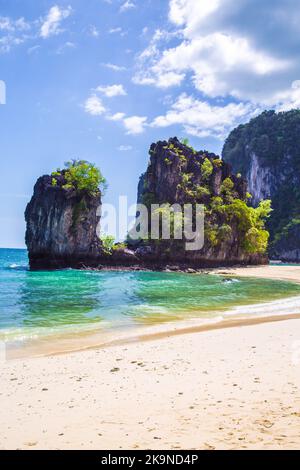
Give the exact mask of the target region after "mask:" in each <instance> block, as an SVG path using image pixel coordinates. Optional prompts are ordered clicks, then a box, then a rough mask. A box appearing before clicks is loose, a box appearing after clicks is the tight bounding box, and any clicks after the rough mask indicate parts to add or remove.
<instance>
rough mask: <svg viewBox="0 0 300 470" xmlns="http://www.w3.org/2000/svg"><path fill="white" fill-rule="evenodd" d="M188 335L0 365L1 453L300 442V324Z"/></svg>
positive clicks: (273, 273)
mask: <svg viewBox="0 0 300 470" xmlns="http://www.w3.org/2000/svg"><path fill="white" fill-rule="evenodd" d="M226 272H227V274H228V271H226ZM229 272H233V273H234V275H244V273H247V275H248V276H249V275H251V276H252V275H257V276H262V277H276V278H279V279H293V280H298V281H299V280H300V268H298V269H297V268H296V267H291V268H285V267H280V268H277V267H276V268H275V267H271V268H268V267H263V268H260V267H259V268H253V269H252V268H251V270H250V269H249V268H246V270H245V269H244V268H243V269H234V270H229ZM294 276H295V277H294ZM299 313H300V312H299ZM178 333H179V332H178V331H177V333H176V335H170V336H168V335H167V334H164V335H162V336H161V337H159V336H156V337H155V338H148V339H149V340H148V341H140V342H134V343H129V344H119V345H114V346H111V347H106V348H102V349H95V350H90V351H82V352H78V353H72V354H64V355H59V356H51V357H43V358H36V359H22V360H16V361H7V362H3V363H0V367H1V389H0V405H1V415H0V449H17V448H18V449H76V448H79V449H299V448H300V320H298V319H290V320H284V321H278V322H270V323H261V324H255V325H247V326H238V327H231V328H224V329H217V330H212V331H197V330H196V329H195V330H194V331H185V334H182V335H180V334H178ZM154 339H155V341H154Z"/></svg>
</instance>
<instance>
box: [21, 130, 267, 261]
mask: <svg viewBox="0 0 300 470" xmlns="http://www.w3.org/2000/svg"><path fill="white" fill-rule="evenodd" d="M73 169H74V167H73ZM75 169H76V168H75ZM67 171H68V170H62V171H58V172H54V173H53V174H52V177H51V176H43V177H41V178H39V180H38V181H37V183H36V185H35V188H34V194H33V197H32V199H31V201H30V203H29V204H28V206H27V209H26V213H25V218H26V222H27V231H26V244H27V247H28V252H29V260H30V266H31V268H32V269H57V268H66V267H72V268H85V267H87V268H96V269H102V268H104V267H112V268H120V269H121V268H123V267H126V268H130V269H144V268H149V269H158V270H159V269H165V268H167V267H168V266H169V268H170V269H176V270H177V269H185V270H191V269H195V268H197V269H198V268H200V269H201V268H205V267H215V266H231V265H234V264H262V263H265V262H266V261H267V259H266V257H265V255H264V246H265V245H266V243H267V238H268V234H267V232H265V231H264V230H263V220H261V219H260V215H258V219H257V220H258V226H257V227H256V226H254V225H253V224H252V222H251V220H252V219H253V217H252V216H253V214H252V213H251V214H250V210H253V211H254V209H250V208H249V206H248V205H247V202H246V201H247V183H246V181H245V180H244V179H243V178H242V177H240V176H236V175H234V174H233V173H232V172H231V168H230V166H229V165H228V164H224V163H223V162H222V160H221V159H220V158H219V157H217V156H216V155H215V154H212V153H209V152H203V151H201V152H196V151H195V150H194V149H192V148H191V147H189V146H188V145H184V144H182V143H181V142H179V141H178V140H177V138H174V139H170V140H169V141H168V142H166V141H165V142H158V143H156V144H153V145H152V146H151V148H150V163H149V166H148V169H147V171H146V173H145V174H144V175H143V176H142V177H141V180H140V182H139V188H138V202H139V203H143V204H144V205H145V206H146V207H148V208H149V209H150V207H151V206H152V204H160V205H161V204H165V203H169V204H171V205H173V204H179V205H180V206H182V205H184V204H191V205H195V203H198V204H202V205H203V206H205V208H206V214H205V243H204V246H203V245H201V246H202V248H201V247H200V248H198V249H194V250H192V251H191V250H187V249H186V242H187V241H188V240H187V239H186V238H184V237H183V239H174V237H171V239H163V237H158V239H151V238H150V239H149V240H148V239H146V240H145V239H142V240H132V239H130V237H129V239H128V243H127V244H117V245H115V246H114V247H113V248H111V247H107V245H105V243H103V242H102V241H101V240H100V239H99V233H100V229H99V226H100V222H101V221H100V205H101V193H100V191H97V190H96V192H95V191H93V192H92V193H91V192H88V191H87V190H82V189H81V190H79V189H77V190H75V189H74V187H76V186H72V185H70V184H69V183H68V178H67V176H68V173H67ZM255 214H256V212H255ZM194 215H195V214H191V215H190V217H191V220H193V223H194V227H193V229H195V217H194ZM250 215H251V217H250ZM254 218H255V217H254ZM187 219H188V217H187V218H186V219H184V220H187ZM181 225H182V220H181ZM147 227H148V229H149V230H150V229H151V228H152V227H151V224H150V225H149V226H147ZM147 227H146V228H147Z"/></svg>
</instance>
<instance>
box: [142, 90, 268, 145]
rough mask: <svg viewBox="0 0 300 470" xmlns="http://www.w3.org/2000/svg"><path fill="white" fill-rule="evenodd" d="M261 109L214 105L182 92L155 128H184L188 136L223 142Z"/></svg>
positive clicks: (245, 106)
mask: <svg viewBox="0 0 300 470" xmlns="http://www.w3.org/2000/svg"><path fill="white" fill-rule="evenodd" d="M258 111H259V110H258V109H257V108H255V107H254V106H253V105H251V104H250V103H246V104H244V103H239V104H236V103H229V104H227V105H224V106H219V105H211V104H209V103H208V102H206V101H202V100H197V99H195V98H194V97H192V96H189V95H187V94H185V93H182V94H181V95H180V96H179V97H178V99H177V100H176V101H175V102H174V103H173V105H172V106H171V109H170V110H169V111H167V113H166V114H165V115H161V116H158V117H157V118H156V119H154V121H153V122H152V123H151V126H152V127H169V126H172V125H182V126H183V128H184V130H185V132H187V133H188V134H191V135H194V136H198V137H207V136H212V137H215V138H218V139H223V138H224V136H226V135H227V134H228V132H229V131H230V130H231V129H232V128H233V127H235V126H236V125H238V124H240V123H241V121H244V120H247V119H249V118H250V117H253V116H254V115H255V114H256V113H257V112H258Z"/></svg>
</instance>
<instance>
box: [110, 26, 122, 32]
mask: <svg viewBox="0 0 300 470" xmlns="http://www.w3.org/2000/svg"><path fill="white" fill-rule="evenodd" d="M122 31H123V30H122V28H121V27H120V26H118V27H117V28H111V29H109V31H108V32H109V34H116V33H121V32H122Z"/></svg>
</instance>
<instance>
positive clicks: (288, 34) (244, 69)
mask: <svg viewBox="0 0 300 470" xmlns="http://www.w3.org/2000/svg"><path fill="white" fill-rule="evenodd" d="M298 7H299V3H298V0H287V1H286V2H284V4H283V2H282V1H281V0H273V1H272V8H271V7H270V4H269V2H267V1H262V0H251V2H248V1H240V2H236V1H235V0H201V1H200V0H169V20H170V23H171V24H172V25H173V26H174V27H175V32H177V34H178V40H177V44H172V47H170V46H169V44H168V37H164V36H163V35H160V37H158V36H157V32H156V33H155V34H154V37H153V38H152V40H151V42H150V44H149V46H148V47H147V48H146V49H145V50H144V51H143V52H142V53H141V54H140V56H139V59H138V71H137V73H136V74H135V77H134V81H135V83H137V84H141V85H152V86H156V87H160V88H167V87H171V86H173V87H174V86H179V85H181V84H182V83H183V80H184V79H185V80H190V83H191V85H192V86H194V88H195V90H196V91H197V92H199V95H200V96H201V97H202V98H204V99H215V98H218V97H226V98H227V99H229V100H230V99H232V101H233V102H234V101H235V100H236V99H238V100H240V101H241V102H243V103H247V102H249V101H250V102H251V103H253V105H254V104H257V105H261V106H265V107H268V106H274V107H277V106H279V105H280V106H281V105H282V103H281V101H280V100H282V97H283V96H284V95H285V96H286V97H287V100H288V102H289V103H290V104H291V103H297V100H296V101H295V100H293V98H290V97H291V96H293V95H295V93H294V92H291V90H290V85H291V83H292V82H293V81H295V80H297V79H298V78H299V77H300V63H299V60H298V47H297V44H299V40H300V30H299V28H298V27H297V24H299V20H300V12H299V8H298ZM168 34H170V33H168ZM163 41H164V42H163ZM280 103H281V104H280Z"/></svg>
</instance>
